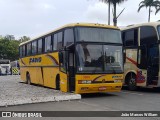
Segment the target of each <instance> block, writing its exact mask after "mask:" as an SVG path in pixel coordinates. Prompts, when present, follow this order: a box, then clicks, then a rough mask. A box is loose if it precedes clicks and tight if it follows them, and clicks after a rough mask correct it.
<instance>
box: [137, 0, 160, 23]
mask: <svg viewBox="0 0 160 120" xmlns="http://www.w3.org/2000/svg"><path fill="white" fill-rule="evenodd" d="M159 6H160V1H159V0H144V1H141V2H140V3H139V8H138V12H139V11H140V10H141V8H144V7H146V8H149V9H148V10H149V11H148V13H149V14H148V22H150V16H151V8H152V7H154V8H156V9H157V8H158V7H159ZM158 11H159V10H157V11H156V13H157V12H158Z"/></svg>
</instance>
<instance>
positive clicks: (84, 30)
mask: <svg viewBox="0 0 160 120" xmlns="http://www.w3.org/2000/svg"><path fill="white" fill-rule="evenodd" d="M76 36H77V39H76V40H77V41H88V42H109V43H122V39H121V32H120V30H114V29H105V28H92V27H77V29H76Z"/></svg>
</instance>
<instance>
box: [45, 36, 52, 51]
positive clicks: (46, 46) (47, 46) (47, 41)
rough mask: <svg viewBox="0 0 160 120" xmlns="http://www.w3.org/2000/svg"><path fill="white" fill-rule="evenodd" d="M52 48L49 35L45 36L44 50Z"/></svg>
mask: <svg viewBox="0 0 160 120" xmlns="http://www.w3.org/2000/svg"><path fill="white" fill-rule="evenodd" d="M51 50H52V45H51V36H48V37H45V52H50V51H51Z"/></svg>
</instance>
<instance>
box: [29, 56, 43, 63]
mask: <svg viewBox="0 0 160 120" xmlns="http://www.w3.org/2000/svg"><path fill="white" fill-rule="evenodd" d="M41 61H42V58H41V57H38V58H30V59H29V64H31V63H40V62H41Z"/></svg>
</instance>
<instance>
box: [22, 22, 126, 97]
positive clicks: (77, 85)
mask: <svg viewBox="0 0 160 120" xmlns="http://www.w3.org/2000/svg"><path fill="white" fill-rule="evenodd" d="M19 51H20V59H19V63H20V72H21V79H22V80H24V81H25V82H26V83H28V84H31V83H33V84H39V85H42V86H46V87H50V88H55V89H57V90H61V91H63V92H74V93H80V94H81V93H96V92H118V91H120V90H121V87H122V80H123V56H122V55H123V54H122V40H121V32H120V30H119V29H118V28H117V27H113V26H107V25H104V24H92V23H75V24H68V25H66V26H63V27H61V28H59V29H56V30H54V31H51V32H49V33H47V34H44V35H42V36H40V37H37V38H35V39H33V40H30V41H27V42H24V43H21V44H20V46H19Z"/></svg>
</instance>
